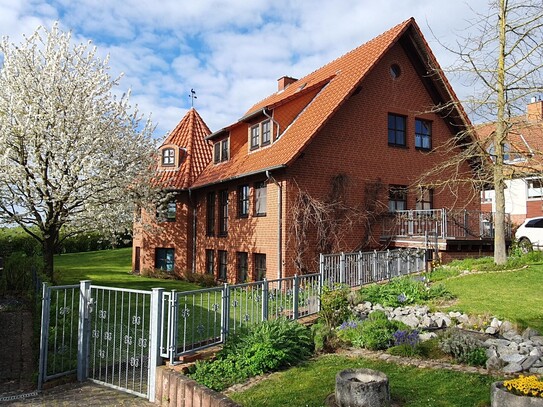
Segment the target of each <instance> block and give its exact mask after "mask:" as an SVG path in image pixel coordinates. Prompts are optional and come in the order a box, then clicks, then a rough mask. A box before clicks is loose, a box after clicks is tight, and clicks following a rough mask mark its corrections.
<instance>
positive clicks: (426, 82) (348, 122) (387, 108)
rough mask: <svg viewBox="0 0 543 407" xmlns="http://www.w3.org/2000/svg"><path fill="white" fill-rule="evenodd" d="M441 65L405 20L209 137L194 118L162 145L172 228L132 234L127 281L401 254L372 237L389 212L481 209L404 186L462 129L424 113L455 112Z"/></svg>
mask: <svg viewBox="0 0 543 407" xmlns="http://www.w3.org/2000/svg"><path fill="white" fill-rule="evenodd" d="M438 67H439V66H438V64H437V62H436V60H435V57H434V56H433V54H432V52H431V50H430V48H429V47H428V44H427V43H426V41H425V40H424V38H423V35H422V33H421V31H420V29H419V27H418V26H417V24H416V23H415V21H414V20H413V19H410V20H407V21H405V22H403V23H401V24H399V25H397V26H395V27H393V28H392V29H390V30H389V31H387V32H385V33H383V34H381V35H380V36H378V37H376V38H374V39H373V40H371V41H369V42H367V43H365V44H363V45H361V46H360V47H358V48H356V49H354V50H352V51H350V52H349V53H347V54H345V55H343V56H342V57H340V58H338V59H336V60H334V61H332V62H330V63H328V64H327V65H325V66H323V67H322V68H320V69H317V70H316V71H314V72H312V73H310V74H308V75H307V76H305V77H303V78H301V79H298V80H296V79H293V78H290V77H287V76H285V77H283V78H280V79H279V83H278V90H277V92H276V93H274V94H272V95H270V96H268V97H266V98H265V99H263V100H262V101H260V102H258V103H256V104H255V105H254V106H252V107H251V108H250V109H249V110H248V111H247V112H246V114H245V115H244V116H243V117H241V118H240V119H239V120H238V121H237V122H235V123H232V124H231V125H229V126H227V127H225V128H223V129H220V130H218V131H215V132H213V133H211V132H210V131H209V130H208V129H207V126H206V125H205V124H204V123H203V121H202V120H201V118H200V116H199V115H198V114H197V113H196V111H195V110H194V109H191V110H190V111H189V112H188V113H187V115H186V116H185V117H184V118H183V120H182V121H181V122H180V123H179V125H178V126H177V128H176V129H175V130H174V131H173V132H172V133H171V135H170V136H169V137H168V138H167V139H166V141H165V142H164V144H163V145H162V146H161V147H160V151H161V157H162V162H161V168H160V170H161V172H160V177H161V179H162V181H163V182H165V183H166V186H165V188H166V189H171V191H173V192H175V193H176V194H177V195H176V201H175V205H173V204H170V207H171V210H170V218H171V219H170V220H172V222H167V220H168V219H163V220H165V221H163V222H158V223H157V225H158V226H159V228H160V229H161V230H160V231H159V232H156V231H155V232H153V231H149V230H146V229H145V228H142V227H141V226H139V225H136V226H137V227H136V228H135V237H134V254H133V264H134V269H135V270H141V269H144V268H154V267H159V268H166V269H169V270H172V271H173V272H175V273H183V272H185V271H187V270H188V271H191V272H197V273H211V274H213V275H215V276H216V278H217V279H218V280H221V281H229V282H242V281H253V280H258V279H261V278H263V277H266V278H268V279H274V278H278V277H285V276H290V275H294V274H295V273H300V272H310V271H315V270H317V268H318V267H317V264H316V263H317V259H318V252H319V251H321V250H323V249H325V250H334V251H338V250H343V251H352V250H359V249H370V248H376V247H379V246H382V245H383V244H387V245H389V247H390V246H394V245H399V246H401V245H402V244H403V245H405V239H403V240H402V239H398V238H395V237H394V238H393V237H391V236H390V233H389V236H387V237H386V239H384V238H382V237H383V235H384V234H385V233H384V231H383V222H382V219H383V218H386V217H387V216H388V215H387V213H388V212H389V211H392V212H394V211H400V212H401V211H402V210H407V209H413V210H414V209H420V210H423V211H424V213H425V214H428V213H430V211H431V210H432V209H434V208H447V207H450V206H451V205H452V202H456V205H458V206H459V207H462V208H463V209H473V210H477V209H479V202H465V201H463V200H462V199H464V198H462V197H467V196H471V195H472V194H469V193H465V194H462V191H460V193H459V194H458V195H457V198H456V199H453V195H452V193H451V192H448V191H433V190H416V189H410V188H409V186H410V185H412V184H413V183H414V182H415V181H416V179H417V178H418V176H420V174H422V173H423V172H425V171H426V170H428V169H429V168H432V167H433V166H435V165H436V164H437V163H439V162H440V161H441V160H443V159H444V158H443V157H442V156H440V154H438V153H437V152H435V147H437V146H439V145H441V144H443V143H445V142H446V141H447V140H449V139H450V138H451V137H452V136H453V135H454V134H456V133H457V132H458V131H459V130H461V129H465V128H466V126H470V123H469V120H468V119H467V117H466V115H465V113H464V112H463V110H462V109H461V107H459V106H460V105H459V104H455V105H454V106H456V107H453V108H452V109H451V110H450V111H448V112H447V114H443V115H440V114H439V113H436V112H432V109H431V108H432V107H433V106H436V105H439V104H442V105H444V104H447V103H449V102H451V101H454V102H457V99H456V96H455V94H454V92H453V91H452V89H451V87H450V85H449V84H448V82H447V80H446V78H445V77H444V76H442V75H441V74H439V73H437V74H436V73H435V72H436V71H435V68H438ZM437 72H440V70H437ZM466 168H468V167H467V165H466ZM467 170H468V171H469V168H468V169H467ZM458 196H460V198H458ZM321 204H322V205H321ZM319 205H321V206H322V207H324V208H325V210H324V211H323V212H319V209H318V208H317V207H319ZM315 214H318V215H319V216H321V217H322V218H323V219H324V218H326V219H325V221H324V222H315V221H314V219H313V220H312V219H310V217H311V216H312V215H315ZM173 220H175V221H173ZM312 222H313V223H312ZM152 223H156V221H155V220H153V222H152ZM315 224H319V225H321V226H322V225H327V227H328V229H326V230H319V229H318V228H317V227H315ZM302 226H303V227H302ZM419 226H420V225H419ZM398 234H400V235H401V233H396V234H395V235H398ZM419 238H420V236H419ZM415 240H416V239H415ZM418 244H420V239H419V241H418ZM443 245H444V246H443V248H444V249H448V248H449V243H447V242H443Z"/></svg>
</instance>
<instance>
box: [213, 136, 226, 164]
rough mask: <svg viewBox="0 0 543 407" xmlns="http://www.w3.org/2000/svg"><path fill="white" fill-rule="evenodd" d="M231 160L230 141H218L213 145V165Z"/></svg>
mask: <svg viewBox="0 0 543 407" xmlns="http://www.w3.org/2000/svg"><path fill="white" fill-rule="evenodd" d="M229 158H230V139H229V138H225V139H224V140H221V141H217V142H216V143H215V144H213V163H214V164H218V163H220V162H223V161H228V159H229Z"/></svg>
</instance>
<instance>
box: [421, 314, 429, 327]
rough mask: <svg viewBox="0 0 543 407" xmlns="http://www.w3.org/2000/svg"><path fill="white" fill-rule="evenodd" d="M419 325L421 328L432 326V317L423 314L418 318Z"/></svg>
mask: <svg viewBox="0 0 543 407" xmlns="http://www.w3.org/2000/svg"><path fill="white" fill-rule="evenodd" d="M420 326H421V327H422V328H430V327H431V326H432V319H431V318H430V317H429V316H428V315H424V316H422V317H421V319H420Z"/></svg>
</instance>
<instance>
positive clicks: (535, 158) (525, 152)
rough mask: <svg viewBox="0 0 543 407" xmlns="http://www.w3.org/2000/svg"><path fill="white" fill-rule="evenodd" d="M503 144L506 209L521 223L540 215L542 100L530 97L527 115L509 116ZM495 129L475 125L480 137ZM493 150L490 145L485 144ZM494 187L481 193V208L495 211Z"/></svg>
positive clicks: (542, 200)
mask: <svg viewBox="0 0 543 407" xmlns="http://www.w3.org/2000/svg"><path fill="white" fill-rule="evenodd" d="M512 124H513V127H512V129H511V130H510V132H509V134H508V138H507V142H506V144H505V150H506V153H507V154H506V157H505V162H506V164H507V165H508V167H509V169H510V171H511V179H508V180H506V181H505V212H506V213H508V214H510V216H511V222H512V223H513V224H516V225H520V224H521V223H522V222H523V221H524V219H526V218H533V217H536V216H543V176H542V175H541V171H542V169H543V167H542V165H541V164H542V156H541V154H542V152H543V101H541V100H537V99H536V98H533V99H532V100H531V102H530V103H529V104H528V106H527V109H526V115H524V116H519V117H515V118H514V119H513V120H512ZM493 131H494V125H493V124H485V125H482V126H479V127H478V128H477V133H478V136H479V138H480V139H481V140H485V139H488V137H489V136H490V135H491V134H492V132H493ZM488 148H489V150H490V152H491V153H492V146H488ZM495 205H496V203H495V201H494V190H487V191H483V192H482V193H481V209H482V210H483V211H493V212H494V211H495V210H496V207H495Z"/></svg>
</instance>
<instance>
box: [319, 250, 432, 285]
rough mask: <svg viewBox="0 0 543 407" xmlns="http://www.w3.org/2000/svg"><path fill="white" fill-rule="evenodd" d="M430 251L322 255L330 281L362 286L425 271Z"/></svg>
mask: <svg viewBox="0 0 543 407" xmlns="http://www.w3.org/2000/svg"><path fill="white" fill-rule="evenodd" d="M425 264H426V250H423V249H396V250H387V251H381V252H378V251H374V252H366V253H363V252H358V253H339V254H321V261H320V265H321V266H320V267H321V274H322V279H323V281H325V282H327V283H328V284H336V283H339V284H346V285H348V286H350V287H359V286H363V285H366V284H370V283H376V282H379V281H385V280H390V279H391V278H394V277H400V276H402V275H407V274H411V273H416V272H419V271H422V270H424V268H425Z"/></svg>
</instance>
